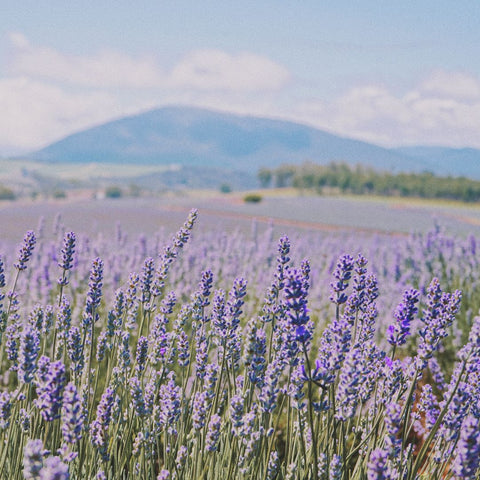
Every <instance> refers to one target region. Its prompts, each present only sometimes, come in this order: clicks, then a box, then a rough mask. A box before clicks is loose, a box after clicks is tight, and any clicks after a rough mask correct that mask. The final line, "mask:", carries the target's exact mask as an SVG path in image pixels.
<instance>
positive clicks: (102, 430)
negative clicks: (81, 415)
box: [90, 387, 115, 459]
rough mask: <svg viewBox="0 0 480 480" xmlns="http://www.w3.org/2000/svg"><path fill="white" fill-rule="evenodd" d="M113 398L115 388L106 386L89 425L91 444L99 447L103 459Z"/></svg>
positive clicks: (105, 457)
mask: <svg viewBox="0 0 480 480" xmlns="http://www.w3.org/2000/svg"><path fill="white" fill-rule="evenodd" d="M114 399H115V390H114V389H113V388H111V387H107V389H106V390H105V392H104V393H103V395H102V398H101V400H100V403H99V404H98V406H97V416H96V418H95V420H94V421H93V422H92V424H91V426H90V438H91V441H92V444H93V445H95V446H96V447H98V448H99V450H100V454H101V455H102V457H103V458H104V459H108V454H107V432H108V427H109V426H110V422H111V420H112V410H113V404H114Z"/></svg>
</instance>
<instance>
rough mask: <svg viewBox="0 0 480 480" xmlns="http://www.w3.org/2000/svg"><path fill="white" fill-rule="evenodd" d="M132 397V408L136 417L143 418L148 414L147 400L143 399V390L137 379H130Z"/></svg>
mask: <svg viewBox="0 0 480 480" xmlns="http://www.w3.org/2000/svg"><path fill="white" fill-rule="evenodd" d="M130 396H131V398H132V403H131V407H132V408H133V411H134V412H135V415H137V416H139V417H142V416H144V415H146V414H147V411H146V409H145V399H144V397H143V390H142V385H141V383H140V380H139V379H138V378H137V377H132V378H131V379H130Z"/></svg>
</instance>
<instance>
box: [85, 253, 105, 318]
mask: <svg viewBox="0 0 480 480" xmlns="http://www.w3.org/2000/svg"><path fill="white" fill-rule="evenodd" d="M102 286H103V262H102V260H101V259H100V258H98V257H97V258H95V260H93V263H92V267H91V269H90V276H89V280H88V291H87V301H86V305H85V311H84V312H83V325H84V326H85V327H90V326H91V325H93V324H95V323H96V321H97V320H98V318H99V315H98V307H99V306H100V300H101V299H102Z"/></svg>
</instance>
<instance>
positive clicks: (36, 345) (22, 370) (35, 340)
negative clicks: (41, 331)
mask: <svg viewBox="0 0 480 480" xmlns="http://www.w3.org/2000/svg"><path fill="white" fill-rule="evenodd" d="M39 352H40V338H39V336H38V332H37V330H35V329H33V328H31V327H30V326H26V327H25V329H24V331H23V332H22V336H21V340H20V355H19V359H18V379H19V381H20V382H22V383H30V382H31V381H32V380H33V377H34V374H35V371H36V369H37V357H38V353H39Z"/></svg>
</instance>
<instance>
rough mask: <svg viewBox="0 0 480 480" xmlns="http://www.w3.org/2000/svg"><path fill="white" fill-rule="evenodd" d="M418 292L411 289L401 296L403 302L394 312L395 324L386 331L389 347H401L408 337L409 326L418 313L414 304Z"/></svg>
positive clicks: (416, 300)
mask: <svg viewBox="0 0 480 480" xmlns="http://www.w3.org/2000/svg"><path fill="white" fill-rule="evenodd" d="M419 295H420V292H419V291H418V290H415V289H414V288H411V289H410V290H407V291H406V292H405V293H404V294H403V301H402V303H400V304H399V305H398V307H397V309H396V310H395V313H394V317H395V320H396V323H394V324H393V325H390V326H389V327H388V329H387V340H388V342H389V343H390V345H394V346H399V345H403V344H404V343H405V342H406V341H407V340H406V337H407V336H408V335H410V324H411V322H412V321H413V319H414V318H415V315H416V314H417V312H418V308H417V306H416V304H417V303H418V300H419Z"/></svg>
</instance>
